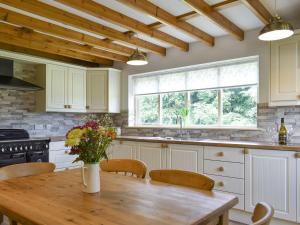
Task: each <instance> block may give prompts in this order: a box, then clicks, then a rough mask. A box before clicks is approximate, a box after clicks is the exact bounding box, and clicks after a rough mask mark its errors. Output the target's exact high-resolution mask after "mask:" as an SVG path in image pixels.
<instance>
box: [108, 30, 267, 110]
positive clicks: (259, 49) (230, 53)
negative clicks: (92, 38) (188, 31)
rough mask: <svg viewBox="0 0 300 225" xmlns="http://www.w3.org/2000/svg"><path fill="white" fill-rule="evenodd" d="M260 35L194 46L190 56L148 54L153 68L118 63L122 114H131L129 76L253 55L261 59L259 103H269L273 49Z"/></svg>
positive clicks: (170, 52) (173, 52) (252, 33)
mask: <svg viewBox="0 0 300 225" xmlns="http://www.w3.org/2000/svg"><path fill="white" fill-rule="evenodd" d="M258 32H259V31H258V30H253V31H249V32H245V40H244V41H238V40H236V39H234V38H233V37H232V36H224V37H219V38H216V40H215V46H214V47H208V46H206V45H205V44H202V43H200V42H196V43H193V44H190V50H189V51H188V52H182V51H180V50H178V49H175V48H170V49H168V50H167V56H165V57H162V56H158V55H154V54H151V53H150V54H148V59H149V64H148V65H146V66H140V67H138V66H128V65H126V64H123V63H116V64H115V65H114V67H115V68H118V69H122V70H123V72H122V88H121V92H122V95H121V96H122V103H121V104H122V105H121V110H122V111H127V110H128V99H127V92H128V75H132V74H138V73H144V72H151V71H156V70H164V69H170V68H175V67H182V66H189V65H196V64H201V63H207V62H215V61H220V60H226V59H232V58H239V57H246V56H253V55H259V56H260V78H259V83H260V84H259V85H260V88H259V102H260V103H265V102H268V96H269V67H270V66H269V64H270V63H269V62H270V50H269V49H270V46H269V43H266V42H262V41H259V40H258V39H257V36H258Z"/></svg>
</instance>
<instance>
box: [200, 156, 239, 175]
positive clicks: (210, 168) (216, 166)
mask: <svg viewBox="0 0 300 225" xmlns="http://www.w3.org/2000/svg"><path fill="white" fill-rule="evenodd" d="M204 173H206V174H211V175H218V176H225V177H234V178H244V164H241V163H231V162H220V161H212V160H204Z"/></svg>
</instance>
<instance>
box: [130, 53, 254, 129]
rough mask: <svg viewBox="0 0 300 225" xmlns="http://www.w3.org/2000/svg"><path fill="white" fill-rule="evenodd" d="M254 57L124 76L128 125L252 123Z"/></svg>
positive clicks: (211, 125)
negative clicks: (127, 79) (128, 116)
mask: <svg viewBox="0 0 300 225" xmlns="http://www.w3.org/2000/svg"><path fill="white" fill-rule="evenodd" d="M258 73H259V72H258V57H248V58H243V59H237V60H231V61H226V62H217V63H213V64H209V65H199V66H193V67H189V68H180V69H176V70H168V71H161V72H155V73H150V74H142V75H133V76H130V85H129V105H131V107H130V108H129V110H130V112H129V113H130V118H133V119H132V120H129V123H130V124H129V125H134V126H175V125H176V124H177V120H178V117H179V116H182V112H183V111H186V110H188V112H189V113H188V115H187V116H186V117H185V119H184V123H185V126H186V127H243V126H247V127H256V125H257V95H258Z"/></svg>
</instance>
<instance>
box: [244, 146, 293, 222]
mask: <svg viewBox="0 0 300 225" xmlns="http://www.w3.org/2000/svg"><path fill="white" fill-rule="evenodd" d="M296 180H297V174H296V158H295V152H291V151H272V150H255V149H251V150H249V154H247V155H246V160H245V209H246V211H248V212H252V211H253V209H254V206H255V204H256V203H257V202H260V201H265V202H268V203H269V204H271V205H272V206H273V207H274V210H275V214H274V217H276V218H281V219H285V220H290V221H296V209H297V203H296V200H297V198H296V196H297V190H296Z"/></svg>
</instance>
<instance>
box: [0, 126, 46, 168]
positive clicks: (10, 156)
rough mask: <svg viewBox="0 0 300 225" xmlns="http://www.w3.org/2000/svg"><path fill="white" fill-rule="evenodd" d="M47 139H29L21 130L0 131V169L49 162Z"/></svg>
mask: <svg viewBox="0 0 300 225" xmlns="http://www.w3.org/2000/svg"><path fill="white" fill-rule="evenodd" d="M49 142H50V139H48V138H30V137H29V134H28V132H27V131H26V130H23V129H0V167H3V166H8V165H12V164H17V163H26V162H49Z"/></svg>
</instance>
